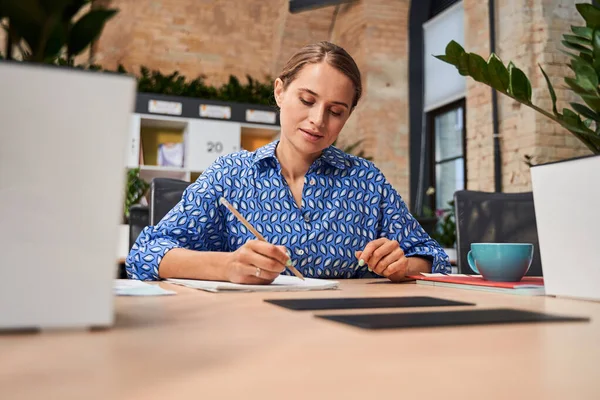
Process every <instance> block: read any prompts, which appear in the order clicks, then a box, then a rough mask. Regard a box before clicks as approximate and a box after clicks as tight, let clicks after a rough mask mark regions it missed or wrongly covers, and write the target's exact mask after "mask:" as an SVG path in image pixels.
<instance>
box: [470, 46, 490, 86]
mask: <svg viewBox="0 0 600 400" xmlns="http://www.w3.org/2000/svg"><path fill="white" fill-rule="evenodd" d="M468 61H469V74H470V75H471V77H472V78H473V79H475V80H476V81H477V82H483V83H485V84H488V85H489V83H490V74H489V72H488V65H487V63H486V62H485V60H484V59H483V57H481V56H480V55H478V54H474V53H469V58H468Z"/></svg>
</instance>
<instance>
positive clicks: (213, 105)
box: [126, 93, 279, 182]
mask: <svg viewBox="0 0 600 400" xmlns="http://www.w3.org/2000/svg"><path fill="white" fill-rule="evenodd" d="M278 135H279V116H278V114H277V112H276V110H275V109H274V108H272V107H267V106H261V105H255V104H242V103H233V102H230V103H227V102H220V101H214V100H203V99H193V98H186V97H175V96H165V95H156V94H149V93H138V95H137V100H136V110H135V113H134V114H133V115H132V123H131V132H130V138H129V143H128V157H127V165H126V166H127V168H137V167H139V168H140V177H141V178H142V179H144V180H146V181H148V182H150V181H151V180H152V179H153V178H155V177H168V178H176V179H182V180H187V181H190V182H192V181H194V180H195V179H197V178H198V176H200V174H201V173H202V171H204V170H205V169H206V168H207V167H208V166H209V165H210V164H211V163H212V162H214V161H215V160H216V159H217V157H219V156H221V155H224V154H229V153H232V152H236V151H238V150H240V149H242V148H243V149H245V150H248V151H254V150H256V149H257V148H259V147H261V146H264V145H265V144H267V143H269V142H271V141H273V140H274V139H275V138H276V137H277V136H278ZM177 143H182V149H183V157H182V160H181V163H180V165H169V166H165V165H159V164H158V148H159V146H160V145H167V146H170V148H172V147H173V146H180V145H173V144H177ZM178 150H179V148H178ZM177 160H178V159H177Z"/></svg>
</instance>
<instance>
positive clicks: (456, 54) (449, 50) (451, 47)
mask: <svg viewBox="0 0 600 400" xmlns="http://www.w3.org/2000/svg"><path fill="white" fill-rule="evenodd" d="M463 54H465V49H463V47H462V46H461V45H460V44H458V43H457V42H455V41H454V40H451V41H450V43H448V45H447V46H446V57H448V59H449V60H450V63H451V64H453V65H455V66H457V67H458V64H459V61H460V56H461V55H463Z"/></svg>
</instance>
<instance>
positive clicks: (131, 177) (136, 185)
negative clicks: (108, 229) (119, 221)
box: [123, 167, 150, 223]
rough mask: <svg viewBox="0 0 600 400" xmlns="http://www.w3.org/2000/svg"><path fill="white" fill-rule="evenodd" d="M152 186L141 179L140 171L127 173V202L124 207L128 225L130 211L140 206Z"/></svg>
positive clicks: (133, 170) (135, 170) (134, 169)
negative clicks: (137, 205) (136, 205)
mask: <svg viewBox="0 0 600 400" xmlns="http://www.w3.org/2000/svg"><path fill="white" fill-rule="evenodd" d="M149 187H150V184H149V183H148V182H146V181H145V180H143V179H142V178H140V169H139V167H138V168H132V169H130V170H128V171H127V188H126V190H125V201H124V205H123V207H124V208H123V220H124V223H128V222H127V221H128V219H129V209H130V208H131V206H133V205H135V204H138V203H139V202H140V201H141V200H142V198H143V197H144V196H145V195H146V192H147V191H148V188H149Z"/></svg>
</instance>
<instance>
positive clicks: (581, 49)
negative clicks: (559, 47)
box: [562, 40, 592, 56]
mask: <svg viewBox="0 0 600 400" xmlns="http://www.w3.org/2000/svg"><path fill="white" fill-rule="evenodd" d="M562 44H563V45H564V46H565V47H566V48H568V49H572V50H577V51H578V52H580V53H583V54H587V55H590V56H591V55H592V50H590V49H588V48H587V47H585V46H581V45H579V44H573V43H569V42H567V41H566V40H563V41H562Z"/></svg>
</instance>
